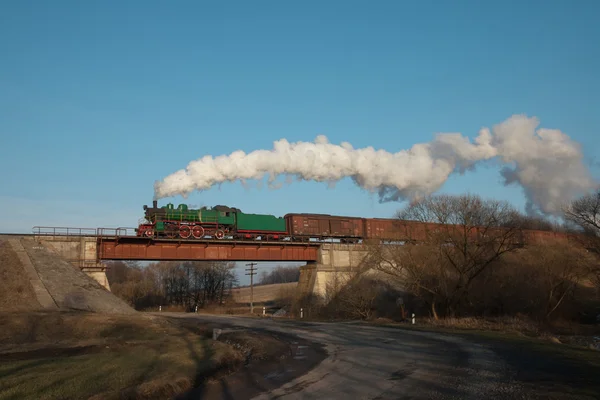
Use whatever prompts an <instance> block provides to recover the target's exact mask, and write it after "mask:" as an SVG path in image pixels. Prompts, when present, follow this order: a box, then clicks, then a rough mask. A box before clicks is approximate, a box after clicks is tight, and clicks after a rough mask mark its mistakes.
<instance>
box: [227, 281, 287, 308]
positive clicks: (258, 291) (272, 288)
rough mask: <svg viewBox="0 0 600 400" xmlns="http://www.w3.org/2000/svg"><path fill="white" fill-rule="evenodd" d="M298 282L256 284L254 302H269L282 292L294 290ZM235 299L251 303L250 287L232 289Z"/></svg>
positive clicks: (239, 301)
mask: <svg viewBox="0 0 600 400" xmlns="http://www.w3.org/2000/svg"><path fill="white" fill-rule="evenodd" d="M297 286H298V282H290V283H276V284H273V285H260V286H254V302H255V303H267V302H271V301H275V300H277V299H278V298H279V297H280V296H281V294H282V292H288V291H293V290H295V289H296V287H297ZM232 292H233V293H232V294H233V300H234V301H235V302H236V303H250V288H249V287H244V288H236V289H233V290H232Z"/></svg>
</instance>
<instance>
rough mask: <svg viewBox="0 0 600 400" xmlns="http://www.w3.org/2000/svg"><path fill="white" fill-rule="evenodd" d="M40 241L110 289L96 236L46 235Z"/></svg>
mask: <svg viewBox="0 0 600 400" xmlns="http://www.w3.org/2000/svg"><path fill="white" fill-rule="evenodd" d="M38 240H39V242H40V243H41V244H42V245H44V246H45V247H46V248H48V250H50V251H52V252H53V253H55V254H57V255H59V256H60V257H61V258H62V259H63V260H65V261H67V262H69V263H70V264H71V265H73V266H74V267H76V268H79V269H81V271H83V272H84V273H86V274H87V275H88V276H89V277H91V278H93V279H94V280H95V281H96V282H98V283H99V284H100V285H102V286H104V287H105V288H106V289H107V290H109V291H110V285H109V284H108V278H107V277H106V272H105V267H104V266H103V265H102V264H101V263H100V261H99V260H98V242H97V238H95V237H78V236H44V237H40V238H39V239H38Z"/></svg>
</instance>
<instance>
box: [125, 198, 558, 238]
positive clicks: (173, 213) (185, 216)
mask: <svg viewBox="0 0 600 400" xmlns="http://www.w3.org/2000/svg"><path fill="white" fill-rule="evenodd" d="M441 227H442V226H441V225H440V224H435V223H422V222H418V221H408V220H399V219H386V218H362V217H344V216H336V215H328V214H302V213H298V214H286V215H284V216H283V217H276V216H273V215H267V214H246V213H243V212H242V211H241V210H240V209H238V208H234V207H227V206H222V205H217V206H214V207H212V208H207V207H202V208H198V209H191V208H188V206H187V205H186V204H179V205H178V206H177V207H175V206H174V205H173V204H172V203H169V204H167V205H166V206H162V207H158V204H157V201H154V202H153V204H152V207H148V206H146V205H145V206H144V221H143V222H141V223H140V224H139V226H138V228H137V229H136V234H137V236H143V237H149V238H170V239H175V238H179V239H190V240H193V239H198V240H199V239H219V240H227V239H230V240H231V239H233V240H257V239H259V238H260V240H267V241H293V242H308V241H311V240H318V241H322V240H329V239H338V240H339V241H340V242H342V243H359V242H361V241H368V240H377V241H420V240H424V239H425V238H426V237H427V235H428V233H430V232H432V231H436V230H439V229H440V228H441ZM474 232H475V233H474V234H479V233H478V232H477V231H476V230H475V231H474ZM520 236H521V239H522V240H525V241H530V242H532V241H545V240H547V239H567V237H566V236H567V235H566V234H565V233H561V232H553V231H542V230H524V231H521V232H520Z"/></svg>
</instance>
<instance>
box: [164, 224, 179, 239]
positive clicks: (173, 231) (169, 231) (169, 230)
mask: <svg viewBox="0 0 600 400" xmlns="http://www.w3.org/2000/svg"><path fill="white" fill-rule="evenodd" d="M165 234H166V235H167V237H168V238H169V239H173V238H175V236H177V226H174V225H170V224H169V225H167V226H165Z"/></svg>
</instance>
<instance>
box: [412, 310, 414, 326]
mask: <svg viewBox="0 0 600 400" xmlns="http://www.w3.org/2000/svg"><path fill="white" fill-rule="evenodd" d="M412 324H413V325H414V324H415V313H413V314H412Z"/></svg>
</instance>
